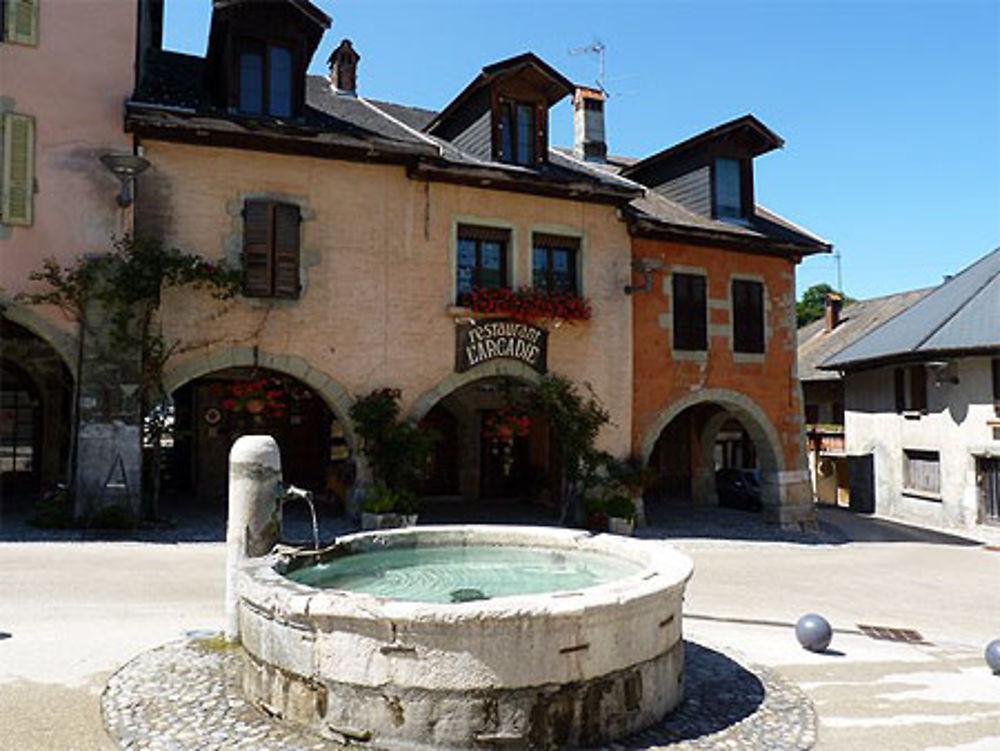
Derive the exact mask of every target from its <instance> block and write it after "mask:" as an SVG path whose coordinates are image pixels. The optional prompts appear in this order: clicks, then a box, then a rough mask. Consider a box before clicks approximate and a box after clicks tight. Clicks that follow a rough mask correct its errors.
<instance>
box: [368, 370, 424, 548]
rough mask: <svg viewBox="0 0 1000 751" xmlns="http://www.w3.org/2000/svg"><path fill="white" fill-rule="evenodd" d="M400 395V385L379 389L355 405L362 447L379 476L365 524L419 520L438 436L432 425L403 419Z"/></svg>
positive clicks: (374, 477)
mask: <svg viewBox="0 0 1000 751" xmlns="http://www.w3.org/2000/svg"><path fill="white" fill-rule="evenodd" d="M399 397H400V391H399V389H389V388H384V389H376V390H375V391H372V392H371V393H370V394H368V395H367V396H364V397H359V398H358V400H357V401H356V402H355V403H354V404H353V405H352V406H351V409H350V415H351V419H352V420H353V421H354V425H355V431H356V433H357V435H358V438H359V439H360V442H359V447H358V448H359V453H360V454H361V455H362V456H363V457H364V458H365V460H366V461H367V462H368V467H369V469H370V470H371V474H372V481H373V485H372V488H371V489H370V490H369V491H368V492H367V493H365V499H364V501H363V502H362V514H361V525H362V528H363V529H385V528H387V527H394V526H396V527H398V526H412V525H414V524H416V523H417V497H418V491H419V488H420V484H421V483H422V482H423V481H424V479H425V478H426V475H427V466H428V461H429V459H430V455H431V451H433V449H434V444H435V443H436V442H437V439H438V436H437V433H435V432H434V431H432V430H430V429H428V428H426V427H422V426H418V425H414V424H412V423H409V422H400V420H399Z"/></svg>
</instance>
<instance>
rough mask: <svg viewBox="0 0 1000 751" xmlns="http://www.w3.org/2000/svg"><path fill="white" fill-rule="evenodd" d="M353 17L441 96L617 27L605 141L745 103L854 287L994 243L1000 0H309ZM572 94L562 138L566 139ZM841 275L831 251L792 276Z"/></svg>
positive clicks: (195, 10) (677, 128) (428, 92)
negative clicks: (504, 64)
mask: <svg viewBox="0 0 1000 751" xmlns="http://www.w3.org/2000/svg"><path fill="white" fill-rule="evenodd" d="M315 1H316V2H317V5H318V6H319V7H321V8H322V9H323V10H324V11H326V12H327V14H329V15H330V16H331V17H332V18H333V27H332V28H331V29H330V31H328V32H327V34H326V36H325V37H324V39H323V43H322V45H321V46H320V49H319V51H318V52H317V54H316V57H315V58H314V59H313V64H312V66H311V69H310V70H311V72H313V73H325V72H326V58H327V56H328V55H329V53H330V51H331V50H332V49H333V47H335V46H336V45H337V43H339V41H340V40H341V39H342V38H344V37H348V38H350V39H351V40H352V41H353V42H354V46H355V49H357V50H358V51H359V52H360V54H361V62H360V67H359V91H360V93H361V94H362V95H363V96H367V97H371V98H375V99H386V100H390V101H395V102H400V103H404V104H412V105H417V106H422V107H428V108H432V109H438V108H441V107H443V106H444V105H445V104H447V103H448V102H449V101H450V100H451V99H452V98H453V97H454V96H455V95H456V94H458V92H459V91H461V89H462V88H463V87H464V86H465V85H466V84H467V83H468V82H469V81H470V80H472V78H473V77H474V76H475V75H476V74H477V73H478V71H479V69H480V68H481V67H482V66H483V65H485V64H487V63H490V62H493V61H496V60H499V59H502V58H505V57H509V56H511V55H515V54H518V53H520V52H523V51H525V50H531V51H533V52H535V53H536V54H538V55H540V56H541V57H543V58H544V59H545V60H547V61H548V62H549V63H550V64H552V65H553V66H554V67H556V68H557V69H559V70H561V71H562V72H563V73H564V74H565V75H566V76H568V77H569V78H571V79H572V80H575V81H578V82H581V83H588V82H592V81H593V80H594V78H595V77H596V74H597V62H596V58H595V57H594V56H591V55H576V56H571V55H569V54H568V51H569V50H570V49H572V48H577V47H581V46H586V45H588V44H591V43H593V42H594V41H595V40H596V39H599V40H600V41H602V42H603V43H604V44H605V45H606V46H607V53H606V55H607V63H606V65H607V70H606V86H607V88H608V89H609V90H610V91H611V92H612V94H613V95H614V96H613V97H612V99H611V101H610V102H609V104H608V114H607V131H608V141H609V144H610V148H611V151H612V152H613V153H618V154H629V155H636V156H643V155H648V154H651V153H653V152H655V151H658V150H660V149H662V148H665V147H667V146H669V145H671V144H673V143H676V142H677V141H679V140H682V139H684V138H687V137H688V136H691V135H694V134H695V133H698V132H700V131H702V130H705V129H707V128H709V127H712V126H713V125H717V124H719V123H721V122H724V121H726V120H729V119H731V118H733V117H737V116H739V115H742V114H744V113H747V112H752V113H753V114H754V115H756V116H757V117H759V118H760V119H761V120H762V121H763V122H764V123H765V124H767V125H768V126H769V127H771V128H772V129H773V130H775V131H776V132H777V133H779V134H780V135H781V136H782V137H784V139H785V148H784V149H783V150H781V151H777V152H772V153H771V154H767V155H765V156H763V157H761V158H760V159H758V160H757V162H756V190H757V199H758V201H759V202H760V203H762V204H764V205H766V206H768V207H769V208H771V209H773V210H775V211H777V212H778V213H780V214H782V215H784V216H786V217H788V218H789V219H792V220H793V221H796V222H798V223H799V224H801V225H802V226H804V227H806V228H808V229H809V230H811V231H813V232H815V233H816V234H818V235H820V236H821V237H824V238H825V239H827V240H829V241H831V242H833V244H834V246H835V248H836V249H837V250H838V251H839V252H840V253H841V255H842V264H843V285H844V288H845V291H846V292H847V293H848V294H850V295H852V296H854V297H859V298H866V297H874V296H878V295H882V294H888V293H891V292H898V291H902V290H905V289H912V288H916V287H921V286H927V285H932V284H937V283H939V282H940V281H941V278H942V275H944V274H948V273H954V272H956V271H958V270H960V269H962V268H964V267H965V266H966V265H968V264H969V263H971V262H972V261H973V260H975V259H976V258H978V257H980V256H982V255H984V254H985V253H987V252H988V251H990V250H992V249H993V248H995V247H997V246H1000V1H998V0H939V1H937V2H904V1H903V0H883V1H882V2H829V1H826V2H820V1H812V0H798V1H796V2H750V1H749V0H746V1H744V2H713V1H711V0H703V1H702V2H663V1H660V2H654V1H652V0H650V1H649V2H635V1H632V2H627V1H626V2H622V1H619V0H604V1H603V2H592V1H590V0H576V1H575V2H554V1H551V0H534V1H533V2H511V1H508V0H491V1H490V2H485V1H482V0H480V1H478V2H477V1H473V0H465V1H464V2H461V1H459V0H452V1H448V2H445V1H443V0H438V1H437V2H435V1H433V0H430V1H425V2H412V1H410V2H402V1H399V0H395V1H391V0H315ZM210 7H211V2H210V0H167V18H166V35H165V36H166V38H165V45H166V47H167V48H168V49H174V50H180V51H184V52H191V53H196V54H204V52H205V47H206V44H207V38H208V23H209V16H210ZM571 120H572V114H571V109H570V107H569V105H568V102H563V103H561V104H559V105H558V106H557V107H556V108H554V110H553V112H552V115H551V123H552V125H551V132H552V141H553V143H554V144H557V145H558V144H569V143H570V142H571V141H572V123H571ZM818 282H829V283H830V284H832V285H834V286H835V285H836V270H835V264H834V262H833V260H832V259H831V258H829V257H825V258H812V259H808V260H806V261H805V262H804V263H803V264H802V265H800V266H799V269H798V287H799V292H800V293H801V291H802V290H803V289H805V288H806V287H808V286H810V285H812V284H816V283H818Z"/></svg>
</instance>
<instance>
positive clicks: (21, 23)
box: [0, 0, 139, 496]
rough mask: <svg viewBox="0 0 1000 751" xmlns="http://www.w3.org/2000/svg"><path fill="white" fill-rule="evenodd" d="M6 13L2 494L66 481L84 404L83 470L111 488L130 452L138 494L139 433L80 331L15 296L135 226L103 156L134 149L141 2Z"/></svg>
mask: <svg viewBox="0 0 1000 751" xmlns="http://www.w3.org/2000/svg"><path fill="white" fill-rule="evenodd" d="M0 12H6V17H5V19H4V23H3V24H2V26H0V29H2V30H0V71H2V74H0V132H2V142H0V180H2V186H0V188H2V190H0V195H2V202H0V494H2V493H4V492H16V491H25V492H28V493H30V494H31V495H32V496H34V495H37V493H38V491H39V489H40V488H42V487H48V486H54V485H55V484H56V483H64V482H68V481H69V480H70V479H71V477H70V475H71V469H70V467H69V456H70V453H71V444H72V437H73V436H74V429H73V428H74V424H75V422H76V420H77V418H74V407H75V406H78V405H79V406H80V407H81V409H80V410H79V412H86V413H87V414H88V416H89V417H90V418H91V419H88V420H86V421H85V427H86V430H83V431H81V432H80V434H79V439H78V441H77V453H78V454H79V455H80V457H81V461H80V463H81V464H90V465H92V466H93V467H94V470H93V473H94V475H101V477H100V479H101V480H102V481H103V480H105V479H106V477H107V475H108V472H109V470H110V469H111V464H112V462H113V460H114V458H115V456H116V452H117V450H118V449H121V450H122V451H125V452H126V454H127V455H128V456H127V463H128V464H129V465H130V466H131V467H133V468H134V469H135V471H134V472H133V473H132V474H131V476H130V477H131V480H132V485H133V487H135V488H136V489H137V487H138V450H139V447H138V440H137V433H135V432H134V431H132V432H130V433H129V435H124V433H123V431H122V430H119V428H118V427H116V425H115V421H116V418H117V416H118V412H119V410H120V409H121V406H122V405H121V402H122V400H123V399H124V398H125V397H124V396H123V395H121V393H120V392H118V393H116V394H114V395H113V397H114V398H113V399H112V401H111V402H108V401H104V400H102V401H100V403H98V401H99V400H98V390H99V389H98V385H99V384H98V383H97V382H98V381H99V379H100V375H99V373H97V372H96V370H95V368H94V367H93V364H94V363H93V360H92V357H91V356H92V354H93V350H92V348H90V347H89V346H87V347H81V346H80V339H79V337H78V331H79V324H78V322H77V321H75V320H73V318H72V316H67V315H65V314H64V313H63V312H62V311H60V310H57V309H55V308H53V307H51V306H28V305H24V304H22V303H20V302H18V301H17V300H16V299H15V297H16V295H17V294H18V293H21V292H26V291H32V290H34V291H38V290H39V289H40V287H39V285H36V284H33V283H32V282H30V281H29V279H28V276H29V274H30V273H31V272H33V271H40V270H41V268H42V260H43V259H45V258H52V259H55V260H56V261H58V262H60V263H63V264H72V263H73V262H75V260H76V259H78V258H80V257H81V256H83V255H84V254H88V253H104V252H107V250H108V249H109V247H110V244H111V241H112V236H113V235H116V234H121V233H124V232H127V231H128V230H129V229H130V228H131V209H130V208H129V207H120V206H119V205H118V204H117V202H116V196H117V195H118V194H119V188H120V184H119V181H118V179H116V177H115V176H114V175H113V174H112V173H111V172H110V171H109V170H108V169H107V168H106V167H105V165H104V164H102V161H101V157H104V156H106V155H108V154H121V153H131V150H132V139H131V137H129V136H128V135H126V134H125V133H124V131H123V129H122V120H121V118H122V105H123V102H124V101H125V100H126V99H127V98H128V96H129V93H130V91H131V90H132V86H133V77H134V76H133V60H134V57H135V46H136V13H135V6H134V5H130V4H128V3H121V4H119V3H96V4H95V3H80V2H39V0H17V1H16V2H6V3H3V4H0ZM81 371H82V373H83V376H82V378H77V374H78V373H80V372H81ZM76 386H79V387H78V388H76ZM79 412H78V414H79ZM124 432H125V433H128V432H129V431H128V430H125V431H124ZM116 435H117V437H118V438H120V439H123V440H121V441H116V440H115V437H116ZM129 452H131V454H129ZM98 466H99V467H100V469H97V467H98ZM102 490H103V486H98V485H95V486H94V487H91V488H89V489H88V493H92V494H94V495H99V494H100V493H101V492H102Z"/></svg>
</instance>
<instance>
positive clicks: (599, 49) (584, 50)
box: [569, 39, 608, 94]
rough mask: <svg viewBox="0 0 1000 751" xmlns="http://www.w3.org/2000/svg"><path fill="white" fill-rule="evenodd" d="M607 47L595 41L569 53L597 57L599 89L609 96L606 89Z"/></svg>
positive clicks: (597, 40) (599, 41)
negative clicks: (605, 64)
mask: <svg viewBox="0 0 1000 751" xmlns="http://www.w3.org/2000/svg"><path fill="white" fill-rule="evenodd" d="M605 50H607V47H606V46H605V45H604V42H602V41H601V40H600V39H595V40H594V42H593V44H588V45H587V46H586V47H576V48H574V49H571V50H570V51H569V54H571V55H597V81H596V83H597V88H598V89H600V90H601V92H602V93H604V94H607V93H608V92H607V90H606V89H605V88H604V52H605Z"/></svg>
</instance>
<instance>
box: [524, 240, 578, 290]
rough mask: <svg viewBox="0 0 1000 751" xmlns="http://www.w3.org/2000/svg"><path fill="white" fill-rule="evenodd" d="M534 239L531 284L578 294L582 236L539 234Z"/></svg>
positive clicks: (545, 288) (540, 287) (539, 287)
mask: <svg viewBox="0 0 1000 751" xmlns="http://www.w3.org/2000/svg"><path fill="white" fill-rule="evenodd" d="M532 241H533V248H532V260H531V284H532V286H534V287H537V288H538V289H544V290H547V291H549V292H570V293H573V294H576V292H577V282H576V279H577V256H578V255H579V250H580V241H579V239H577V238H575V237H560V236H558V235H543V234H539V233H536V234H535V235H534V236H533V237H532Z"/></svg>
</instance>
